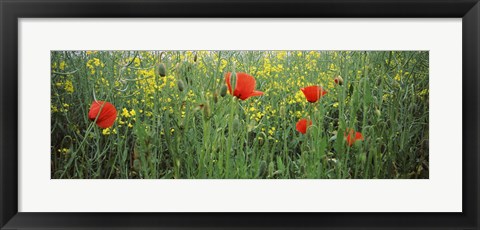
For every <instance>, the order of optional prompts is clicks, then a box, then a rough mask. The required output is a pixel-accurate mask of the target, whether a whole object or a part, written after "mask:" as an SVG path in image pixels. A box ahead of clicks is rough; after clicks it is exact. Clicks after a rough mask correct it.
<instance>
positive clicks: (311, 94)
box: [301, 85, 327, 103]
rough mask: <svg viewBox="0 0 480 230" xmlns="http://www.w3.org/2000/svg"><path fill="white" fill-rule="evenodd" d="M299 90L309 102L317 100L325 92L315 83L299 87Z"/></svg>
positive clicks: (325, 92)
mask: <svg viewBox="0 0 480 230" xmlns="http://www.w3.org/2000/svg"><path fill="white" fill-rule="evenodd" d="M301 90H302V92H303V94H304V95H305V97H306V98H307V101H308V102H311V103H314V102H316V101H318V99H320V98H321V97H323V95H325V94H327V91H326V90H325V89H323V88H322V87H321V86H317V85H314V86H308V87H305V88H301Z"/></svg>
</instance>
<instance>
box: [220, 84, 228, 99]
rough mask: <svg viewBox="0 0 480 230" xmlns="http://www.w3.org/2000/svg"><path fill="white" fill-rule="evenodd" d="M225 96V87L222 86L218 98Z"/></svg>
mask: <svg viewBox="0 0 480 230" xmlns="http://www.w3.org/2000/svg"><path fill="white" fill-rule="evenodd" d="M225 95H227V85H223V86H222V88H221V89H220V96H222V97H225Z"/></svg>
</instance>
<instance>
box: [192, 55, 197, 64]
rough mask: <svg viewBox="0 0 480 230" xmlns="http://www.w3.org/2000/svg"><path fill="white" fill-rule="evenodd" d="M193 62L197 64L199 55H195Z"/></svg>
mask: <svg viewBox="0 0 480 230" xmlns="http://www.w3.org/2000/svg"><path fill="white" fill-rule="evenodd" d="M193 62H197V54H195V56H193Z"/></svg>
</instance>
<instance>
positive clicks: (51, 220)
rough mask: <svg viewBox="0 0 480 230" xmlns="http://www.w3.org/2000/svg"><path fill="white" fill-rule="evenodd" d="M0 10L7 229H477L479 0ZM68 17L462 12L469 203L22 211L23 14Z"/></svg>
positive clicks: (8, 3) (50, 4)
mask: <svg viewBox="0 0 480 230" xmlns="http://www.w3.org/2000/svg"><path fill="white" fill-rule="evenodd" d="M0 15H1V26H0V44H1V49H0V53H1V56H0V62H1V65H0V70H1V71H0V111H1V113H0V206H1V209H0V228H1V229H74V228H75V229H97V228H101V229H117V228H122V229H145V228H149V229H152V228H158V229H194V228H202V229H214V228H216V229H244V228H245V229H305V228H310V229H373V228H377V229H479V219H480V218H479V217H480V211H479V201H480V199H479V196H480V195H479V194H480V189H479V188H480V187H479V186H480V183H479V175H480V171H479V166H480V162H479V159H480V158H479V152H478V147H479V143H480V141H479V139H478V137H479V136H478V131H479V116H478V112H479V106H478V102H479V101H478V99H479V89H480V88H479V77H480V67H479V66H480V46H479V43H480V3H479V1H478V0H415V1H412V0H403V1H402V0H301V1H295V0H257V1H253V0H243V1H241V0H142V1H135V0H119V1H108V0H100V1H94V0H62V1H60V0H38V1H35V0H15V1H14V0H0ZM62 17H65V18H74V17H75V18H76V17H80V18H84V17H87V18H121V17H139V18H145V17H220V18H222V17H242V18H244V17H246V18H252V17H260V18H264V17H302V18H309V17H334V18H340V17H346V18H352V17H368V18H384V17H386V18H392V17H401V18H405V17H406V18H462V19H463V21H462V30H463V31H462V36H463V37H462V42H463V44H462V47H463V51H462V52H463V54H462V55H463V65H462V71H463V76H462V82H463V83H462V84H463V85H462V99H463V104H462V106H463V111H462V118H463V121H462V127H463V129H462V135H463V140H462V149H463V153H462V155H463V169H462V170H463V172H462V173H463V175H462V176H463V177H462V179H463V183H462V186H463V188H462V189H463V197H462V198H463V201H462V207H463V212H461V213H24V212H18V204H17V201H18V194H17V193H18V181H17V178H18V159H17V153H18V146H17V145H18V134H19V133H18V115H19V114H18V105H17V104H18V103H17V102H18V57H19V56H18V19H19V18H62ZM446 45H448V44H446ZM40 196H41V195H40Z"/></svg>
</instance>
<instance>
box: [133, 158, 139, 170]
mask: <svg viewBox="0 0 480 230" xmlns="http://www.w3.org/2000/svg"><path fill="white" fill-rule="evenodd" d="M133 170H135V171H137V172H138V171H140V160H139V159H135V160H134V161H133Z"/></svg>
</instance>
